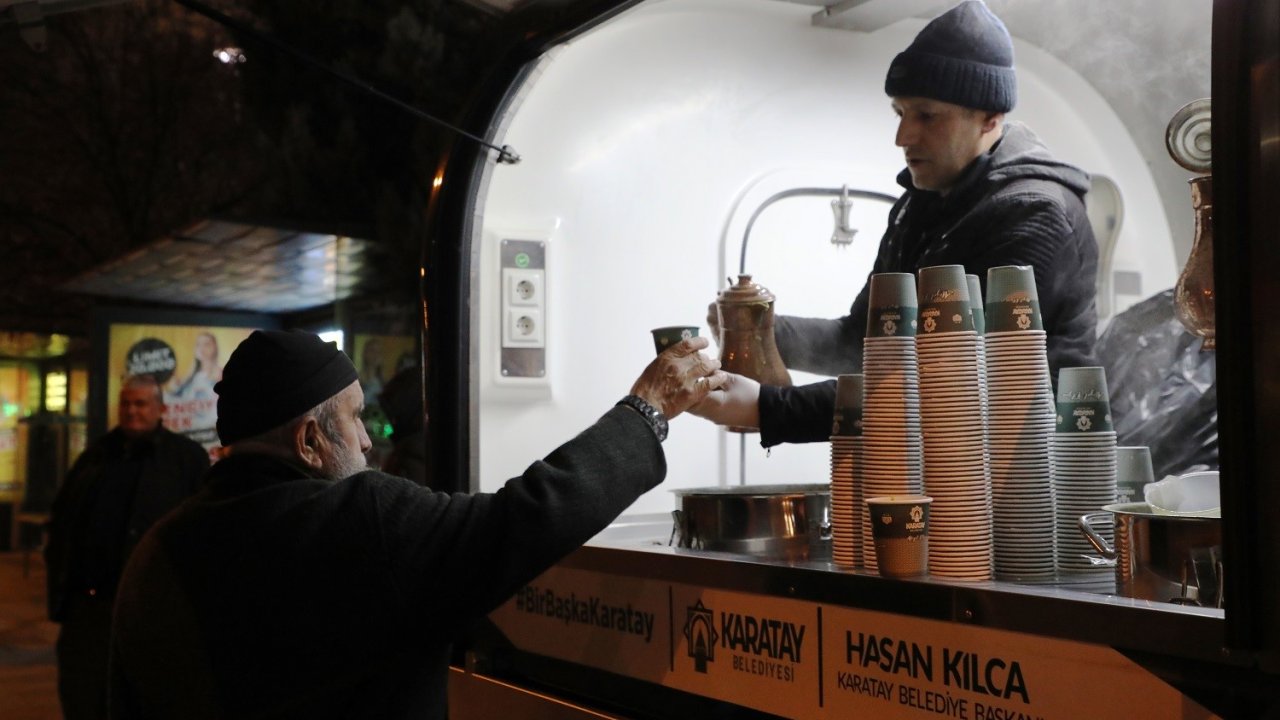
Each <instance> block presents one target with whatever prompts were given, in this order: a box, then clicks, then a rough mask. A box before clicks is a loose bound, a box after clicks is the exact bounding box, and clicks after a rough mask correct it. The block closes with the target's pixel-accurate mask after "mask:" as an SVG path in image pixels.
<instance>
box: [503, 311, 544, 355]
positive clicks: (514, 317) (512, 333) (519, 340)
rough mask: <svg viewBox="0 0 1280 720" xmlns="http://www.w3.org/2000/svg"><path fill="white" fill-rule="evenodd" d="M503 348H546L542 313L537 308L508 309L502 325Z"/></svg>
mask: <svg viewBox="0 0 1280 720" xmlns="http://www.w3.org/2000/svg"><path fill="white" fill-rule="evenodd" d="M502 345H503V347H523V348H541V347H546V346H547V342H546V330H545V328H544V327H543V320H542V311H541V310H538V309H535V308H525V307H517V308H508V309H507V311H506V316H505V318H504V321H503V323H502Z"/></svg>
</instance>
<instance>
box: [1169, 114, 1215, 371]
mask: <svg viewBox="0 0 1280 720" xmlns="http://www.w3.org/2000/svg"><path fill="white" fill-rule="evenodd" d="M1211 105H1212V103H1211V102H1210V100H1209V98H1201V99H1199V100H1193V101H1191V102H1189V103H1187V104H1186V105H1184V106H1182V108H1180V109H1179V110H1178V112H1176V113H1174V115H1173V118H1172V119H1171V120H1170V121H1169V127H1168V129H1167V130H1166V131H1165V147H1166V148H1168V150H1169V155H1170V156H1171V157H1172V158H1173V160H1174V162H1176V163H1178V164H1179V165H1181V166H1182V167H1184V168H1186V169H1187V170H1190V171H1192V172H1195V173H1208V172H1209V171H1210V170H1211V169H1212V168H1213V142H1212V140H1213V138H1212V130H1211V126H1212V118H1211V114H1210V110H1211ZM1189 182H1190V183H1191V207H1192V208H1193V209H1194V210H1195V213H1196V225H1195V238H1194V239H1193V240H1192V243H1191V255H1190V256H1189V257H1188V258H1187V264H1186V266H1185V267H1183V268H1182V274H1181V275H1179V276H1178V284H1177V285H1176V286H1175V287H1174V291H1173V302H1174V309H1175V312H1176V314H1177V317H1178V320H1179V321H1180V322H1181V323H1182V324H1183V326H1184V327H1186V328H1187V330H1188V331H1189V332H1190V333H1191V334H1193V335H1199V336H1200V337H1202V338H1204V343H1203V344H1202V345H1201V346H1200V349H1201V350H1213V349H1214V343H1215V337H1214V335H1215V333H1214V293H1213V178H1212V176H1211V175H1208V174H1203V175H1201V176H1199V177H1194V178H1191V180H1190V181H1189Z"/></svg>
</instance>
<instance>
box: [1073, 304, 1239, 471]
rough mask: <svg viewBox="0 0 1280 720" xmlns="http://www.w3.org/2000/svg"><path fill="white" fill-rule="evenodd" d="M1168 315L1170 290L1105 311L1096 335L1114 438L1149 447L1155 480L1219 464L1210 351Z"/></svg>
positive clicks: (1213, 367) (1214, 375) (1213, 361)
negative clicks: (1106, 319)
mask: <svg viewBox="0 0 1280 720" xmlns="http://www.w3.org/2000/svg"><path fill="white" fill-rule="evenodd" d="M1202 344H1203V342H1202V340H1201V338H1199V337H1197V336H1195V335H1192V334H1191V333H1189V332H1187V330H1186V328H1184V327H1183V326H1182V323H1180V322H1178V319H1177V317H1176V316H1175V315H1174V307H1173V290H1172V289H1170V290H1166V291H1164V292H1162V293H1160V294H1158V295H1154V296H1152V297H1150V298H1147V299H1146V300H1143V301H1142V302H1140V303H1138V304H1137V305H1134V306H1133V307H1131V308H1129V309H1128V310H1125V311H1124V312H1122V313H1120V314H1119V315H1117V316H1116V317H1115V318H1114V319H1112V321H1111V323H1110V324H1109V325H1108V326H1107V329H1106V331H1105V332H1103V334H1102V337H1100V338H1099V339H1098V347H1097V350H1098V358H1099V359H1100V360H1101V362H1102V364H1103V366H1104V367H1106V371H1107V386H1108V391H1109V392H1110V394H1111V416H1112V420H1113V422H1114V423H1115V428H1116V444H1117V445H1146V446H1147V447H1149V448H1151V463H1152V469H1153V470H1155V477H1156V479H1157V480H1159V479H1161V478H1163V477H1166V476H1168V475H1182V474H1184V473H1188V472H1192V471H1194V470H1203V469H1209V470H1216V469H1218V382H1217V363H1216V360H1217V356H1216V355H1215V353H1214V352H1213V351H1211V350H1210V351H1204V350H1201V346H1202Z"/></svg>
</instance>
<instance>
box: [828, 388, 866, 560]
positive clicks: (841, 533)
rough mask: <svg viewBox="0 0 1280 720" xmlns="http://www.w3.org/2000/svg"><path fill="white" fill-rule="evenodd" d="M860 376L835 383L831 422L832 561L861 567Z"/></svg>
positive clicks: (861, 398)
mask: <svg viewBox="0 0 1280 720" xmlns="http://www.w3.org/2000/svg"><path fill="white" fill-rule="evenodd" d="M863 394H864V386H863V376H862V374H861V373H858V374H852V375H841V376H840V377H839V378H837V379H836V409H835V416H834V417H833V418H832V422H831V559H832V560H833V561H834V562H835V563H836V564H838V565H844V566H847V567H861V566H862V564H863V557H862V533H863V526H864V525H866V523H865V522H863V515H864V514H865V513H863V511H862V478H861V475H862V467H861V466H862V403H863Z"/></svg>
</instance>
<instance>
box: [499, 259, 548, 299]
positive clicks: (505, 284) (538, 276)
mask: <svg viewBox="0 0 1280 720" xmlns="http://www.w3.org/2000/svg"><path fill="white" fill-rule="evenodd" d="M543 283H544V277H543V272H542V270H519V269H516V268H503V269H502V300H503V303H504V304H506V305H507V306H511V307H542V304H543V302H544V296H545V295H546V288H545V286H544V284H543Z"/></svg>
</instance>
